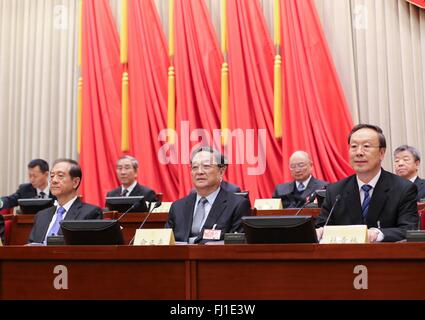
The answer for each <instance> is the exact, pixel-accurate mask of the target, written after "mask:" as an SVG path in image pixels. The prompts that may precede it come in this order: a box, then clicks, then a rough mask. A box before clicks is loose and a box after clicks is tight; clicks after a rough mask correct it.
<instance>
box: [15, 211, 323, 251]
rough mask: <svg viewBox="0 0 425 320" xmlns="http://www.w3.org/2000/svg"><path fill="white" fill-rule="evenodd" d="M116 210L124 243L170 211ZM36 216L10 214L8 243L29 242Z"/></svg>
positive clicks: (109, 215) (109, 216)
mask: <svg viewBox="0 0 425 320" xmlns="http://www.w3.org/2000/svg"><path fill="white" fill-rule="evenodd" d="M319 211H320V209H318V208H305V209H304V210H303V211H302V213H303V215H312V216H317V215H318V214H319ZM297 212H298V209H284V210H255V209H254V210H253V214H254V215H258V216H259V215H294V214H296V213H297ZM122 215H123V214H122V213H119V212H116V211H110V212H105V213H104V219H120V224H121V226H122V228H123V229H122V231H123V236H124V243H130V240H131V239H132V238H133V236H134V233H135V232H136V229H137V228H139V227H140V226H141V224H142V223H143V222H144V221H145V219H146V218H147V219H146V222H145V224H144V228H147V229H152V228H158V229H161V228H164V226H165V223H166V222H167V219H168V213H166V212H158V213H152V214H150V215H149V217H147V213H140V212H132V213H129V214H126V215H124V216H123V217H122V218H121V216H122ZM34 216H35V215H32V214H19V215H9V216H8V219H10V220H12V225H11V230H10V236H9V241H8V244H11V245H22V244H26V243H27V242H28V237H29V234H30V232H31V229H32V225H33V223H34Z"/></svg>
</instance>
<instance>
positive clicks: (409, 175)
mask: <svg viewBox="0 0 425 320" xmlns="http://www.w3.org/2000/svg"><path fill="white" fill-rule="evenodd" d="M420 165H421V155H420V153H419V151H418V150H417V149H416V148H415V147H412V146H408V145H402V146H400V147H398V148H397V149H395V150H394V169H395V173H396V175H398V176H400V177H403V178H406V179H407V180H410V181H411V182H413V183H414V184H416V186H417V187H418V197H417V200H418V201H420V200H421V199H424V200H425V180H424V179H421V178H419V177H418V170H419V167H420Z"/></svg>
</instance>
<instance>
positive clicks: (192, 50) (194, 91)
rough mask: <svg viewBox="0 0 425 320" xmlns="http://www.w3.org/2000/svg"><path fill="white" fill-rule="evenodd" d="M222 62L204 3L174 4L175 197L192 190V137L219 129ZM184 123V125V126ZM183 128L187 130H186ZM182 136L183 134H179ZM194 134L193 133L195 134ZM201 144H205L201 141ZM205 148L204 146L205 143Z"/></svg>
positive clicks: (181, 0)
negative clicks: (176, 188) (179, 163)
mask: <svg viewBox="0 0 425 320" xmlns="http://www.w3.org/2000/svg"><path fill="white" fill-rule="evenodd" d="M222 62H223V58H222V55H221V52H220V47H219V44H218V41H217V37H216V34H215V31H214V27H213V26H212V24H211V21H210V18H209V12H208V9H207V8H206V5H205V1H204V0H191V1H187V0H176V1H175V56H174V65H175V68H176V100H177V105H176V131H177V132H178V134H179V141H178V144H176V148H178V150H179V156H180V160H181V163H182V164H181V165H178V166H177V168H178V181H179V196H180V197H183V196H185V195H187V194H188V193H189V191H190V189H191V188H192V180H191V174H190V169H189V164H188V162H187V161H186V160H188V158H189V156H190V151H191V148H192V147H194V146H195V145H196V143H197V142H198V141H201V138H199V137H197V136H195V137H192V138H193V140H194V141H192V142H189V141H188V138H189V136H187V135H185V134H184V132H188V133H189V135H190V133H192V132H193V130H194V129H198V128H203V129H205V130H206V132H207V133H208V135H209V136H212V130H213V129H220V74H221V71H220V70H221V64H222ZM187 121H188V122H187ZM186 126H187V127H186ZM182 133H183V134H182ZM195 134H196V133H195ZM204 141H205V140H204ZM207 144H208V143H207Z"/></svg>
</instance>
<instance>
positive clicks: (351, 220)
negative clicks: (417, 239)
mask: <svg viewBox="0 0 425 320" xmlns="http://www.w3.org/2000/svg"><path fill="white" fill-rule="evenodd" d="M337 195H340V196H341V199H340V200H339V203H337V204H336V206H335V209H334V211H333V213H332V216H331V217H330V219H329V225H355V224H363V222H362V219H363V217H362V209H361V203H360V192H359V186H358V184H357V178H356V175H352V176H350V177H348V178H345V179H343V180H340V181H338V182H337V183H334V184H330V185H329V186H328V187H327V189H326V199H325V201H324V203H323V206H322V209H321V211H320V215H319V217H318V218H317V221H316V227H322V226H324V224H325V222H326V219H327V217H328V215H329V212H330V210H331V208H332V206H333V204H334V203H335V199H336V196H337ZM416 196H417V187H416V185H414V184H413V183H411V182H410V181H409V180H406V179H405V178H401V177H399V176H396V175H395V174H392V173H390V172H387V171H384V170H382V172H381V176H380V177H379V180H378V182H377V184H376V186H375V189H374V190H373V193H372V198H371V200H370V204H369V211H368V215H367V221H366V223H367V226H368V228H372V227H375V228H377V227H378V221H379V222H380V226H381V228H380V230H381V231H382V233H383V234H384V240H383V241H389V242H391V241H399V240H402V239H404V238H406V230H411V229H417V227H418V220H419V215H418V208H417V206H416Z"/></svg>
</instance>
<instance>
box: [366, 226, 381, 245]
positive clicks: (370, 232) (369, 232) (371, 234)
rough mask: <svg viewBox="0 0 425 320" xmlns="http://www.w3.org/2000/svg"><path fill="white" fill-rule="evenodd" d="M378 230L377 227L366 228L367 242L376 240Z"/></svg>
mask: <svg viewBox="0 0 425 320" xmlns="http://www.w3.org/2000/svg"><path fill="white" fill-rule="evenodd" d="M378 235H379V230H378V229H375V228H373V229H368V230H367V236H368V238H369V242H376V241H377V240H378Z"/></svg>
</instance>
